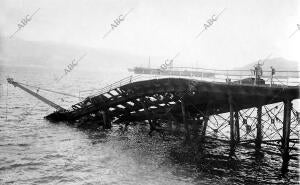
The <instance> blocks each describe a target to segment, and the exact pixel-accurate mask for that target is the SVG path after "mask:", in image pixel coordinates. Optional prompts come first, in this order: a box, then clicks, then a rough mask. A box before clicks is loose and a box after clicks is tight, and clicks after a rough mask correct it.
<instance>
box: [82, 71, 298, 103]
mask: <svg viewBox="0 0 300 185" xmlns="http://www.w3.org/2000/svg"><path fill="white" fill-rule="evenodd" d="M157 71H160V72H159V73H158V72H157ZM207 74H209V75H207ZM159 78H186V79H195V80H202V81H208V82H223V83H224V82H227V83H231V82H239V83H240V84H242V80H243V79H247V78H254V73H253V71H252V70H215V69H204V68H188V67H173V68H172V69H168V70H163V71H162V70H158V69H155V72H151V73H149V71H147V72H145V73H143V71H141V72H140V73H139V74H137V75H131V76H128V77H125V78H123V79H121V80H119V81H116V82H114V83H111V84H109V85H106V86H104V87H103V88H100V89H92V90H85V91H80V92H79V96H80V94H82V93H83V94H85V93H89V94H90V95H91V97H94V96H98V95H100V94H104V93H106V92H109V91H111V90H113V89H117V88H119V87H121V86H123V85H127V84H130V83H133V82H137V81H142V80H151V79H159ZM261 79H263V80H264V81H265V83H266V85H270V86H272V85H281V86H299V85H300V71H276V72H275V74H273V75H272V71H263V75H262V76H261ZM253 85H255V84H253Z"/></svg>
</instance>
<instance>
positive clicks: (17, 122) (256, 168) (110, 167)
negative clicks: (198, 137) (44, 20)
mask: <svg viewBox="0 0 300 185" xmlns="http://www.w3.org/2000/svg"><path fill="white" fill-rule="evenodd" d="M63 73H64V70H63V69H57V70H54V69H47V68H42V67H33V66H31V67H29V66H15V67H8V66H1V67H0V79H1V81H0V83H1V85H0V184H1V185H2V184H16V185H19V184H20V185H26V184H36V185H46V184H47V185H50V184H51V185H52V184H63V185H68V184H70V185H71V184H76V185H77V184H91V185H92V184H103V185H104V184H107V185H117V184H118V185H127V184H128V185H131V184H136V185H156V184H157V185H168V184H170V185H179V184H183V185H190V184H191V185H192V184H195V185H196V184H199V185H200V184H204V185H205V184H207V185H208V184H209V185H213V184H228V185H229V184H230V185H231V184H298V180H299V162H297V161H295V160H292V161H291V162H290V163H291V167H290V172H289V173H288V174H287V175H286V176H282V175H281V173H280V167H281V158H280V157H279V156H273V155H270V154H268V153H264V155H262V156H257V155H255V154H254V149H253V148H247V147H242V146H240V147H238V148H237V152H236V157H234V158H229V156H228V153H229V147H228V145H226V144H224V143H221V142H218V141H213V140H211V141H209V143H208V144H206V145H205V146H204V147H203V149H202V150H201V151H199V150H193V149H191V148H192V147H190V146H187V145H185V144H184V143H183V141H182V138H181V137H175V136H171V135H167V136H166V138H164V139H163V138H162V137H160V136H159V134H154V136H153V137H150V136H149V135H148V131H149V128H148V125H146V124H143V123H137V124H136V125H131V126H129V128H128V130H124V129H123V128H122V127H120V126H114V127H113V128H112V129H111V130H107V131H101V130H84V129H79V128H76V127H73V126H70V125H66V124H65V123H56V124H54V123H51V122H49V121H47V120H45V119H44V118H43V117H44V116H46V115H48V114H49V113H51V112H53V111H54V109H53V108H51V107H49V106H48V105H46V104H44V103H43V102H40V101H39V100H37V99H36V98H34V97H32V96H31V95H29V94H28V93H26V92H24V91H22V90H20V89H19V88H15V87H13V86H12V85H10V84H7V83H6V78H7V77H13V78H14V80H16V81H19V82H23V83H27V84H30V85H34V86H38V87H41V88H46V89H51V90H55V91H59V92H65V93H69V94H73V95H78V94H79V91H80V90H87V89H92V88H100V87H103V86H105V84H109V83H111V82H114V81H117V80H118V79H121V78H124V77H126V76H129V75H130V74H129V73H128V72H127V71H123V72H120V71H112V70H103V71H100V72H93V71H89V72H87V71H80V70H77V69H76V68H75V69H74V70H72V71H71V72H69V73H68V74H67V75H66V76H64V77H63V78H62V79H61V80H60V81H59V82H56V81H55V80H54V78H55V76H56V77H58V76H61V75H63ZM38 92H39V93H40V94H41V95H42V96H45V97H47V98H48V99H50V100H52V101H54V102H55V103H57V104H59V105H61V106H63V107H64V108H68V107H69V106H71V105H72V104H74V103H76V102H78V101H79V100H78V98H73V97H67V96H63V95H59V94H54V93H46V92H43V91H42V90H38ZM84 95H88V94H84ZM193 152H194V153H195V155H194V154H193ZM195 156H197V157H196V158H197V159H195Z"/></svg>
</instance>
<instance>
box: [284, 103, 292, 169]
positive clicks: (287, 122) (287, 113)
mask: <svg viewBox="0 0 300 185" xmlns="http://www.w3.org/2000/svg"><path fill="white" fill-rule="evenodd" d="M292 106H293V105H292V102H291V100H287V101H285V102H284V114H283V116H284V118H283V134H282V135H283V143H282V144H283V152H282V168H281V171H282V173H286V172H287V171H288V165H289V160H290V155H289V142H290V128H291V110H292Z"/></svg>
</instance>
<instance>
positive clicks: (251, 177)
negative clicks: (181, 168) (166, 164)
mask: <svg viewBox="0 0 300 185" xmlns="http://www.w3.org/2000/svg"><path fill="white" fill-rule="evenodd" d="M229 153H230V146H229V144H228V143H224V142H221V141H217V140H213V139H206V141H205V143H201V141H199V140H193V141H192V142H191V143H190V144H186V143H181V144H180V145H177V146H174V147H173V148H172V149H171V150H170V158H171V159H172V161H173V162H174V163H177V164H180V165H190V166H194V172H193V175H194V176H195V182H197V181H198V180H200V179H203V178H204V177H205V178H207V182H209V181H210V180H211V182H214V183H215V182H216V181H219V183H221V184H298V182H299V174H298V172H297V170H290V172H289V174H288V176H282V175H281V173H280V167H281V157H280V156H270V155H268V154H264V153H257V152H255V150H254V149H252V148H247V147H244V146H238V147H237V148H236V152H235V154H236V155H235V156H230V155H229ZM291 162H292V161H291ZM291 162H290V163H291ZM293 162H295V161H293Z"/></svg>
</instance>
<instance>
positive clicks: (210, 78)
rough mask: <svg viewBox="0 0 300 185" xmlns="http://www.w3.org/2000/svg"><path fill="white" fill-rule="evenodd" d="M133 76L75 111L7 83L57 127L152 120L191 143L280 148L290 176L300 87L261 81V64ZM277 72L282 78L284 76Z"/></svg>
mask: <svg viewBox="0 0 300 185" xmlns="http://www.w3.org/2000/svg"><path fill="white" fill-rule="evenodd" d="M157 70H159V69H155V71H157ZM133 71H134V72H136V73H142V74H139V75H135V76H130V77H127V78H124V79H122V80H120V81H118V82H115V83H113V84H111V85H109V86H106V87H105V88H103V89H101V90H100V91H99V92H98V93H97V94H94V95H92V96H88V97H86V98H85V99H83V100H82V101H81V102H79V103H77V104H75V105H72V106H71V108H70V109H64V108H62V107H60V106H59V105H57V104H55V103H53V102H51V101H49V100H47V99H46V98H44V97H41V96H40V95H38V94H37V93H35V92H33V91H30V90H29V89H27V88H25V87H24V86H22V84H21V83H18V82H15V81H14V80H13V79H11V78H9V79H8V82H9V83H11V84H13V85H14V86H18V87H20V88H22V89H23V90H25V91H27V92H28V93H30V94H32V95H33V96H35V97H37V98H39V99H40V100H42V101H43V102H45V103H47V104H48V105H50V106H52V107H54V108H55V109H56V110H57V111H55V112H53V113H52V114H50V115H48V116H46V117H45V118H46V119H48V120H50V121H53V122H59V121H66V122H70V123H75V124H76V125H80V126H86V127H88V126H89V125H91V124H95V123H96V124H98V125H101V126H103V127H104V128H110V127H111V126H112V124H125V125H128V124H129V123H130V122H139V121H147V122H148V123H149V125H150V133H152V131H158V132H166V131H168V130H172V129H174V128H177V129H179V130H181V131H183V132H184V133H185V136H186V139H187V140H190V139H191V137H196V136H197V137H198V136H199V137H201V138H202V139H203V141H204V139H205V137H207V136H211V137H214V138H216V139H220V140H224V141H228V142H229V143H230V147H231V153H234V150H235V148H236V146H237V145H238V144H243V143H248V144H249V143H254V144H255V148H256V149H257V150H258V151H259V150H262V145H264V144H266V145H271V146H276V147H278V149H279V150H278V151H279V153H277V154H279V155H281V156H282V159H283V163H282V170H283V172H285V171H287V168H288V162H289V160H290V159H292V158H297V157H298V156H297V147H295V146H296V145H297V143H298V142H299V112H297V111H296V110H295V109H294V108H293V104H292V101H293V100H295V99H299V94H300V91H299V82H296V83H298V84H296V85H295V84H294V85H289V84H291V83H294V82H292V81H291V80H290V81H287V83H284V82H283V81H282V80H278V79H279V77H278V79H277V76H276V74H275V71H273V70H272V71H270V72H269V73H270V75H266V76H263V73H262V69H261V67H260V66H259V64H258V65H257V66H255V68H254V70H252V74H250V75H245V71H231V72H232V73H231V74H230V73H229V71H222V72H223V73H220V72H215V71H212V72H207V71H202V72H195V71H192V72H187V70H186V71H185V73H181V72H179V73H178V72H174V71H173V72H168V71H162V72H159V73H155V74H153V70H152V69H148V71H147V70H140V72H139V71H138V70H133ZM141 71H142V72H141ZM171 71H172V70H171ZM248 72H249V71H248ZM145 73H146V74H151V75H150V76H147V75H145ZM266 73H267V72H266ZM276 73H277V74H279V75H278V76H280V71H278V72H276ZM180 74H185V75H182V76H179V75H180ZM186 74H188V75H186ZM193 74H197V75H194V76H193ZM238 74H241V75H238ZM166 75H167V76H168V77H166ZM236 77H238V79H236ZM199 78H200V79H199ZM276 79H277V81H276ZM280 79H282V76H280ZM287 80H289V79H288V77H287ZM296 80H298V79H296ZM279 82H280V83H279Z"/></svg>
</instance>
